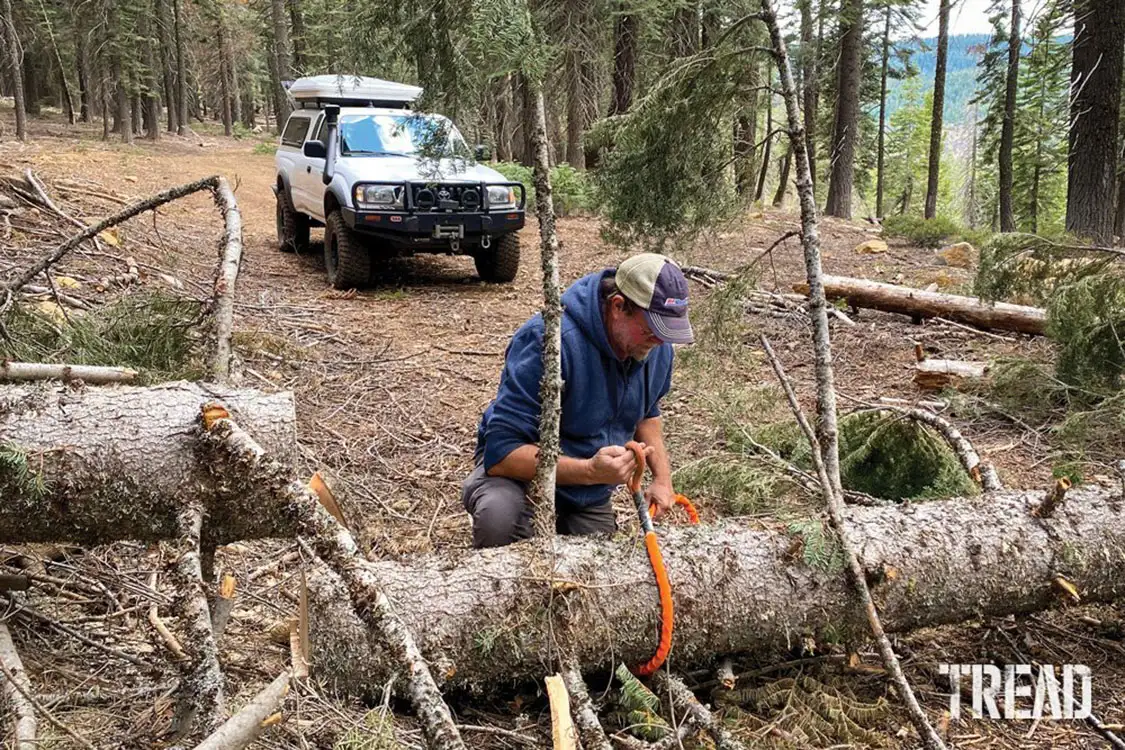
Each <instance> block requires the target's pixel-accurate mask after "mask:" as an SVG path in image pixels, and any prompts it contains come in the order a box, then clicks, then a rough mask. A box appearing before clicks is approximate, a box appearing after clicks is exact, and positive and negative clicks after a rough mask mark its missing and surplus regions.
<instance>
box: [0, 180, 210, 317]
mask: <svg viewBox="0 0 1125 750" xmlns="http://www.w3.org/2000/svg"><path fill="white" fill-rule="evenodd" d="M218 179H219V178H218V177H205V178H203V179H202V180H196V181H195V182H190V183H188V184H186V185H180V186H178V187H174V188H171V189H169V190H165V191H163V192H161V193H157V194H156V195H153V196H151V197H149V198H146V199H144V200H142V201H139V202H137V203H133V204H131V205H129V206H127V207H126V208H123V209H122V210H120V211H118V212H117V213H115V214H112V215H110V216H107V217H106V218H104V219H102V220H101V221H99V222H98V223H97V224H94V225H92V226H88V227H86V228H85V229H84V230H82V231H81V232H79V233H78V234H76V235H74V236H73V237H71V238H70V239H69V240H67V241H66V242H64V243H63V244H61V245H59V246H58V247H56V248H55V249H54V250H52V251H51V252H50V253H48V254H47V255H45V256H44V257H43V258H41V259H40V260H38V261H36V262H35V263H33V264H32V265H31V266H29V267H28V268H26V269H24V270H23V271H21V272H20V273H19V274H17V275H16V277H15V278H14V279H13V280H11V281H9V282H8V283H7V284H6V285H5V287H4V291H5V293H6V294H7V295H12V294H14V293H16V292H18V291H19V290H20V289H22V288H23V287H24V286H25V285H26V284H27V283H28V282H30V281H31V280H32V279H34V278H35V276H36V275H37V274H39V273H41V272H43V271H45V270H46V269H48V268H50V267H51V266H52V265H54V264H55V263H57V262H59V261H60V260H61V259H62V258H63V256H65V255H66V254H67V253H69V252H70V251H71V250H73V249H74V248H76V247H78V246H79V245H80V244H82V243H83V242H85V241H86V240H88V239H90V238H91V237H96V236H97V235H98V234H99V233H100V232H103V231H105V230H106V229H109V228H110V227H112V226H116V225H118V224H120V223H122V222H123V221H128V220H129V219H131V218H133V217H134V216H137V215H138V214H142V213H144V212H145V211H151V210H152V209H154V208H156V207H157V206H162V205H164V204H165V203H168V202H170V201H174V200H176V199H177V198H183V197H184V196H185V195H191V194H192V193H195V192H198V191H200V190H204V189H206V188H212V189H214V187H215V186H216V185H217V184H218Z"/></svg>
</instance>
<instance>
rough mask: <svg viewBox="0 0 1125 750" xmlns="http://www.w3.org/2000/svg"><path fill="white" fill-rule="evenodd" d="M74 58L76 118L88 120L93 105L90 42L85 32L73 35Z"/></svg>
mask: <svg viewBox="0 0 1125 750" xmlns="http://www.w3.org/2000/svg"><path fill="white" fill-rule="evenodd" d="M74 44H75V47H76V49H75V60H74V65H75V68H76V69H77V72H78V120H79V121H80V122H89V121H90V111H91V110H92V109H93V108H94V105H93V96H92V93H93V92H92V89H93V82H92V81H91V80H90V42H89V38H88V36H87V34H86V33H85V32H82V31H79V32H78V33H77V34H76V35H75V42H74Z"/></svg>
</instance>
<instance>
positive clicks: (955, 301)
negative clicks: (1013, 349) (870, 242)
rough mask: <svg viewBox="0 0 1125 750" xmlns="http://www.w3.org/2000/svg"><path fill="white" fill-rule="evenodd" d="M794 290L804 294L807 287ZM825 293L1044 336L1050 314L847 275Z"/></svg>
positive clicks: (829, 281)
mask: <svg viewBox="0 0 1125 750" xmlns="http://www.w3.org/2000/svg"><path fill="white" fill-rule="evenodd" d="M794 289H796V290H797V291H800V292H805V291H806V290H807V286H806V285H805V284H797V285H795V286H794ZM824 293H825V295H826V296H827V297H828V298H829V299H844V300H847V303H848V304H849V305H853V306H855V307H868V308H871V309H874V310H882V311H884V312H893V313H901V314H903V315H909V316H910V317H912V318H917V319H922V318H946V319H947V320H955V321H957V322H960V323H968V324H969V325H974V326H977V327H979V328H985V329H989V328H994V329H998V330H1001V331H1016V332H1018V333H1030V334H1036V335H1042V334H1043V333H1044V332H1045V331H1046V328H1047V313H1046V311H1045V310H1043V309H1042V308H1040V307H1028V306H1026V305H1012V304H1009V303H1007V302H996V303H992V304H989V303H987V302H982V301H981V300H980V299H978V298H976V297H962V296H960V295H957V294H942V293H941V292H927V291H925V290H922V289H914V288H913V287H908V286H898V285H895V284H884V283H882V282H879V281H868V280H867V279H852V278H847V277H845V276H825V277H824Z"/></svg>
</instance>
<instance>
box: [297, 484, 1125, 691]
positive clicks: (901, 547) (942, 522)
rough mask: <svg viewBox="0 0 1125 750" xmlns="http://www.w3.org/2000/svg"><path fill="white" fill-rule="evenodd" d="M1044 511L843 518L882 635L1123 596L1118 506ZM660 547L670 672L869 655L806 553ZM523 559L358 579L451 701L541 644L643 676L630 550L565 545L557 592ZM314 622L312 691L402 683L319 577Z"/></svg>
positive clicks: (710, 536) (498, 678) (501, 552)
mask: <svg viewBox="0 0 1125 750" xmlns="http://www.w3.org/2000/svg"><path fill="white" fill-rule="evenodd" d="M1040 500H1041V493H1040V492H1038V491H1036V492H1029V493H1020V492H997V493H993V494H990V495H986V496H984V497H981V498H973V499H950V500H939V501H932V502H924V503H915V504H910V505H900V506H890V507H887V506H883V507H861V506H849V507H848V508H847V509H846V511H845V517H846V519H847V528H848V529H849V532H850V535H849V536H850V538H851V539H852V540H853V542H854V544H856V546H857V549H858V551H859V553H860V557H861V559H862V560H863V563H864V569H865V572H866V577H867V578H868V579H869V581H870V582H871V588H872V594H873V596H874V598H875V601H876V603H877V604H878V606H879V609H880V614H881V616H882V620H883V624H884V627H885V628H886V630H887V631H889V632H901V631H904V630H909V629H913V628H917V627H921V626H931V625H939V624H945V623H953V622H960V621H964V620H966V619H971V618H976V617H981V616H987V615H1007V614H1012V613H1021V612H1031V611H1037V610H1042V609H1045V608H1048V607H1050V606H1051V605H1052V604H1053V603H1054V602H1055V597H1056V594H1055V593H1054V592H1053V588H1052V580H1053V579H1054V577H1055V576H1057V575H1063V576H1065V577H1066V578H1067V580H1069V581H1072V582H1073V583H1074V584H1075V585H1076V586H1077V588H1078V590H1079V591H1080V592H1081V595H1082V597H1083V598H1084V600H1086V601H1096V600H1110V599H1114V598H1117V597H1121V596H1123V595H1125V502H1123V501H1122V499H1121V497H1120V494H1119V491H1118V490H1109V489H1107V488H1104V487H1100V486H1083V487H1079V488H1075V489H1073V490H1071V492H1070V493H1069V494H1068V495H1067V501H1066V503H1065V504H1064V505H1062V506H1060V507H1059V508H1058V509H1056V511H1055V514H1054V515H1052V517H1051V518H1048V519H1038V518H1034V517H1033V516H1032V515H1031V509H1032V508H1033V507H1035V505H1036V504H1037V503H1038V502H1039V501H1040ZM661 536H662V539H661V549H662V551H663V554H664V559H665V561H666V562H667V565H668V570H669V574H670V576H671V581H672V592H673V596H674V597H675V600H676V636H675V641H674V644H673V653H672V658H673V659H674V660H675V661H676V664H677V665H678V669H691V668H695V667H701V666H708V665H711V664H712V662H713V660H714V659H715V657H716V656H718V655H723V654H734V653H744V654H747V655H750V656H752V657H757V658H761V659H768V660H777V659H779V658H785V655H786V654H787V653H788V652H789V650H790V649H791V647H792V646H793V644H794V643H799V642H800V639H801V638H802V637H803V636H805V635H811V636H814V637H817V636H821V635H824V634H826V633H828V632H831V633H833V634H834V637H835V638H837V639H839V638H845V639H846V638H854V639H855V640H858V641H862V640H864V639H865V638H866V637H867V623H866V620H865V619H864V615H863V612H862V610H861V609H859V607H858V606H857V604H856V600H855V596H854V594H853V593H852V591H851V588H850V586H849V585H848V583H847V582H846V580H845V578H844V575H843V572H842V570H841V568H840V567H839V563H838V562H828V563H823V564H820V565H819V566H815V565H809V564H806V563H805V562H804V561H803V560H802V559H801V556H800V555H799V554H798V555H794V554H793V552H792V550H793V549H794V547H795V543H797V542H799V541H802V540H798V539H796V538H795V537H796V536H797V535H796V534H793V533H790V532H789V531H788V530H787V527H785V526H782V525H781V524H776V525H770V526H765V527H759V528H751V527H749V526H748V525H747V524H746V523H738V522H729V523H725V524H721V525H716V526H696V527H677V528H672V529H668V530H667V531H666V532H663V533H662V535H661ZM536 544H537V542H535V541H531V542H526V543H521V544H516V545H512V546H509V547H505V548H500V549H493V550H481V551H469V550H465V551H463V552H454V553H449V552H446V553H444V554H442V555H430V556H424V557H420V558H417V559H413V560H409V561H401V562H400V561H391V560H383V561H376V562H369V563H364V566H365V567H368V568H369V570H370V573H371V575H372V577H373V579H374V580H377V581H379V583H380V586H381V587H382V588H383V590H384V591H385V592H386V594H387V596H388V597H389V598H390V600H391V601H392V603H393V606H394V608H395V611H396V612H397V613H399V615H400V616H401V618H402V620H403V621H404V623H405V624H406V625H407V626H408V627H409V628H410V630H411V631H412V632H413V633H415V635H416V638H417V642H418V646H419V648H420V649H421V651H422V653H423V655H424V656H425V657H426V659H427V661H428V662H429V663H430V665H431V668H432V669H433V672H434V674H435V676H437V675H442V676H444V678H445V681H446V685H447V687H449V688H451V689H467V690H474V691H477V690H479V691H488V690H491V689H495V688H497V687H499V686H502V685H504V684H508V683H511V682H513V681H519V680H523V679H534V678H537V677H538V676H540V675H541V674H542V665H543V664H545V663H548V662H547V660H546V655H547V654H548V648H547V645H548V639H549V638H552V637H553V638H554V639H555V642H557V643H566V644H567V645H568V647H569V648H573V654H574V658H575V659H576V661H577V663H578V664H580V665H581V667H582V668H583V669H585V670H591V669H601V668H607V667H609V666H610V664H611V662H612V663H620V662H624V663H626V664H639V663H642V662H643V661H644V660H645V659H647V658H648V656H649V655H650V654H651V651H652V649H653V645H654V644H655V643H656V640H657V637H658V635H657V634H658V632H659V627H658V626H659V615H658V613H659V606H658V599H657V593H656V588H655V585H654V583H653V576H652V570H651V568H650V566H649V563H648V559H647V557H646V556H645V552H644V548H643V547H642V546H641V545H639V544H638V543H637V540H636V539H635V538H633V536H632V535H621V536H619V537H617V538H614V539H612V540H606V539H604V538H602V539H592V538H569V537H560V538H558V539H556V540H555V550H556V553H555V554H556V565H557V568H556V571H557V572H556V574H555V577H554V581H553V582H552V581H551V580H549V579H548V577H547V576H548V570H547V569H546V568H545V567H544V566H543V564H542V562H541V561H542V560H543V559H544V558H542V557H541V555H542V554H543V553H542V550H540V549H538V548H537V547H536ZM833 559H834V558H833ZM311 605H312V616H311V627H310V631H311V637H312V641H313V643H312V649H311V651H312V661H313V668H314V673H315V674H317V675H318V678H321V679H324V680H325V681H327V682H329V683H335V684H336V686H337V687H338V688H339V689H340V690H342V691H346V692H351V693H355V694H367V693H371V692H373V691H378V690H379V688H380V686H382V685H384V684H386V681H387V679H388V678H389V677H390V676H391V675H392V674H394V672H395V671H397V670H399V669H400V666H399V665H398V664H397V663H394V662H392V661H391V660H389V659H388V657H387V655H386V654H385V653H383V652H382V651H381V650H380V649H378V648H375V647H374V646H373V639H372V637H371V635H370V633H369V632H368V631H367V629H365V628H364V626H363V625H362V624H361V623H360V621H359V619H358V618H357V617H356V615H355V613H354V612H353V611H352V607H351V601H350V599H349V597H348V595H347V592H346V589H344V588H343V587H342V586H341V585H340V583H339V582H338V580H335V579H334V577H333V576H332V575H330V574H328V573H326V572H324V571H322V572H321V573H319V574H318V575H317V576H315V577H314V579H313V581H312V601H311ZM552 606H553V607H554V612H555V613H556V615H555V616H554V617H552V616H550V615H549V607H552Z"/></svg>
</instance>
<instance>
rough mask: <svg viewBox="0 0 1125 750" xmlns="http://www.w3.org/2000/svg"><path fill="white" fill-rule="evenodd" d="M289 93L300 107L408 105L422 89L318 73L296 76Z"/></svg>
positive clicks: (394, 106) (405, 106)
mask: <svg viewBox="0 0 1125 750" xmlns="http://www.w3.org/2000/svg"><path fill="white" fill-rule="evenodd" d="M288 89H289V90H288V95H289V97H290V98H291V99H293V101H294V103H295V105H296V106H297V107H299V108H303V109H304V108H318V109H319V108H322V107H323V106H324V105H326V104H338V105H340V106H342V107H387V108H390V109H405V108H409V106H410V104H411V102H413V101H415V100H416V99H417V98H418V97H419V96H421V95H422V89H421V88H420V87H418V86H411V85H409V84H405V83H396V82H394V81H384V80H383V79H381V78H370V77H367V76H350V75H334V74H328V75H319V76H306V77H304V78H298V79H297V80H295V81H293V82H292V83H291V84H289V87H288Z"/></svg>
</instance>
